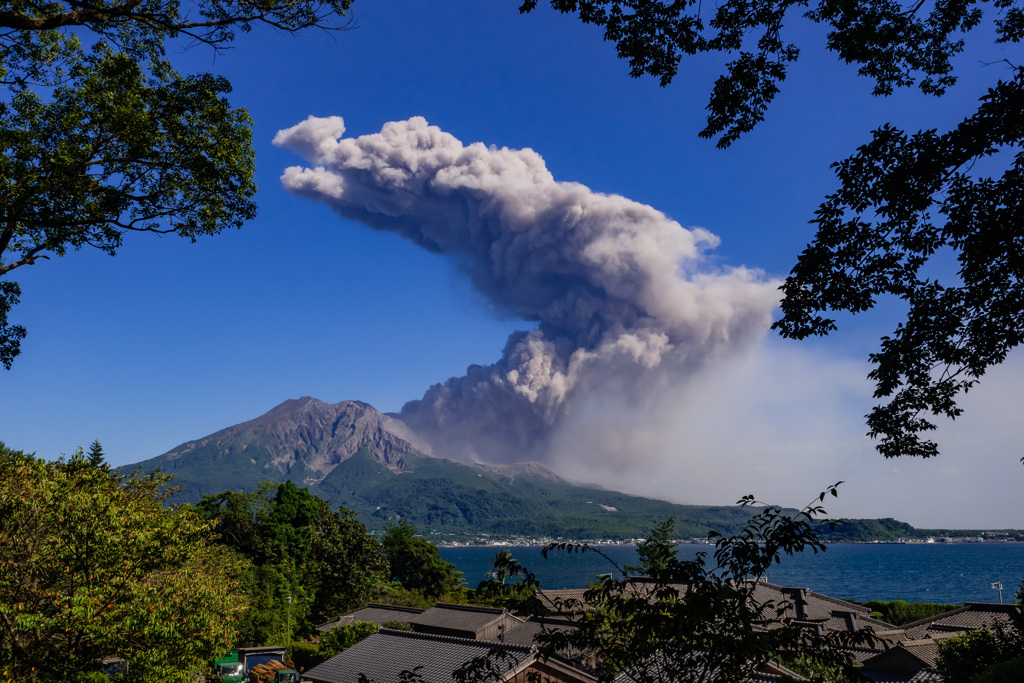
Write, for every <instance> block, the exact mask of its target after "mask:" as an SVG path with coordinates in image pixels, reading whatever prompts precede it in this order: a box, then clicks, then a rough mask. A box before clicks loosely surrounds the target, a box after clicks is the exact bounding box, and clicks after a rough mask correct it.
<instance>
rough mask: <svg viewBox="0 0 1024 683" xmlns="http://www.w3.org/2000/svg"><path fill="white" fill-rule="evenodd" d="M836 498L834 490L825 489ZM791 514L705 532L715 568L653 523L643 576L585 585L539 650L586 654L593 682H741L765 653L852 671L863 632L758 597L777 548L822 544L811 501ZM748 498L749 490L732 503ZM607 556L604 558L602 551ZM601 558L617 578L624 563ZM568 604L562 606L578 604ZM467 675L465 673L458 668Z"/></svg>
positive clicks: (839, 672) (567, 547)
mask: <svg viewBox="0 0 1024 683" xmlns="http://www.w3.org/2000/svg"><path fill="white" fill-rule="evenodd" d="M829 492H830V493H832V494H833V495H835V493H836V487H835V486H833V487H830V488H829V489H828V491H827V492H826V493H829ZM826 493H822V494H821V497H820V498H819V500H817V501H815V504H812V505H808V506H807V507H805V508H804V509H803V510H802V511H800V512H799V513H796V514H795V515H794V516H789V515H787V514H784V513H783V511H782V509H781V508H778V507H775V506H765V507H764V508H762V509H761V510H760V511H759V512H757V514H755V515H753V516H752V517H751V518H750V521H749V523H748V524H747V526H746V527H745V528H744V529H743V530H742V531H741V532H740V533H739V534H737V535H735V536H731V537H724V536H721V535H720V534H718V533H716V532H712V533H711V534H710V535H709V540H713V541H714V543H715V551H714V565H713V566H709V563H708V558H707V557H706V553H698V555H697V557H696V558H695V559H693V560H685V561H684V560H680V559H679V558H678V557H676V556H675V554H674V553H671V552H667V553H666V552H663V551H665V550H667V545H666V539H657V538H653V537H655V536H662V535H664V533H663V532H668V533H670V526H669V525H667V524H662V525H659V527H658V528H657V530H658V531H659V533H658V534H652V539H648V542H647V546H648V547H647V550H650V551H652V552H651V553H650V556H651V557H653V558H656V560H657V561H656V563H654V564H652V565H651V566H650V567H648V570H649V571H648V573H649V574H650V576H649V577H647V578H644V579H637V578H635V577H626V578H624V579H618V580H616V579H614V578H613V576H612V575H611V574H608V575H605V576H604V577H603V578H602V579H601V581H600V583H599V584H597V585H596V586H595V587H593V588H592V589H591V590H589V591H587V593H586V594H585V601H586V603H587V605H588V606H589V609H587V610H585V611H584V613H583V616H582V617H580V618H579V619H578V620H577V626H578V628H576V629H570V630H552V631H545V632H542V633H541V635H540V636H539V637H538V640H539V641H540V642H541V651H542V652H543V653H544V654H546V655H547V656H552V655H554V654H555V653H557V652H566V651H573V652H580V653H593V656H594V657H595V659H596V661H597V675H598V678H599V680H601V681H611V680H620V679H619V677H620V676H621V677H623V678H622V679H621V680H633V681H642V682H644V683H653V682H655V681H720V680H747V679H748V677H749V676H750V674H751V673H752V672H754V671H756V670H757V669H758V668H759V667H761V666H762V665H764V664H765V663H766V662H768V661H769V660H770V659H782V660H783V661H790V662H793V661H799V662H801V663H802V665H803V666H804V667H805V668H807V669H808V670H813V671H827V672H830V675H831V674H834V675H836V676H849V677H853V678H855V677H856V663H855V662H854V661H853V660H852V659H851V658H850V657H849V656H848V655H847V654H846V653H845V652H844V648H847V647H850V646H853V645H855V644H860V645H865V644H869V643H870V642H871V641H872V634H871V633H870V631H861V632H857V633H852V634H851V633H845V632H824V633H819V632H818V631H817V630H816V629H807V628H802V627H800V626H795V625H791V624H787V623H785V622H784V621H783V620H782V619H781V617H782V615H783V614H784V612H785V610H786V609H787V608H788V607H790V606H791V605H792V603H791V602H789V601H788V600H783V601H780V602H774V601H772V600H763V599H761V598H760V597H759V595H758V593H757V591H756V587H757V579H758V577H759V576H762V575H764V573H765V572H766V571H767V570H768V568H769V567H771V566H772V565H773V564H775V563H778V562H780V561H781V558H782V556H783V555H791V554H794V553H798V552H802V551H805V550H811V551H812V552H815V553H816V552H818V551H819V550H820V551H824V550H825V545H824V543H823V542H822V540H821V529H820V528H819V524H818V523H817V522H816V521H815V520H816V518H817V517H819V516H820V515H821V514H823V513H824V510H823V509H822V508H821V507H820V506H819V505H817V504H816V503H818V502H821V501H822V500H824V497H825V495H826ZM740 504H741V505H743V506H747V507H749V506H752V505H755V504H756V503H755V501H754V499H753V498H752V497H749V496H748V497H745V498H744V499H742V500H741V501H740ZM553 551H563V552H570V553H573V552H596V553H598V554H600V555H602V556H603V553H602V552H601V551H600V549H599V548H594V547H591V546H588V545H585V544H584V545H579V544H571V543H557V544H552V545H550V546H548V547H547V548H545V550H544V555H545V556H546V555H547V553H549V552H553ZM605 558H606V559H608V558H607V556H605ZM608 561H609V563H610V564H611V565H612V566H613V567H614V568H615V569H616V570H617V573H618V574H619V575H620V576H624V575H625V572H624V568H620V567H618V566H617V565H615V563H614V562H612V561H611V560H610V559H609V560H608ZM573 602H574V601H567V603H566V604H565V605H564V606H565V607H567V608H570V609H568V610H567V611H571V612H576V611H578V610H577V609H576V608H577V607H579V605H576V604H572V603H573ZM463 673H465V672H463Z"/></svg>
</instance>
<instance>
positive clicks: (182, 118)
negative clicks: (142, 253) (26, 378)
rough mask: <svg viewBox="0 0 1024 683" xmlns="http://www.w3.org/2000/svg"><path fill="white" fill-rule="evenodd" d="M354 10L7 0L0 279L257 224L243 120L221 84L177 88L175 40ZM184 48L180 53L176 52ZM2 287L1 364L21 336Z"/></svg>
mask: <svg viewBox="0 0 1024 683" xmlns="http://www.w3.org/2000/svg"><path fill="white" fill-rule="evenodd" d="M349 3H350V0H286V1H285V0H252V1H246V2H238V1H236V0H198V1H197V2H190V3H187V4H185V5H184V6H182V5H181V4H180V3H178V2H177V1H176V0H124V1H122V0H85V1H80V0H57V1H53V2H51V1H46V2H43V1H37V0H28V1H27V2H26V1H24V0H0V85H2V86H3V87H4V89H5V91H6V92H5V95H4V97H3V100H2V101H0V278H7V277H9V273H11V272H12V271H14V270H15V269H17V268H21V267H23V266H27V265H31V264H33V263H35V262H36V261H37V260H39V259H48V258H50V257H51V256H63V255H65V254H66V253H67V252H68V250H74V249H81V248H82V247H94V248H97V249H100V250H102V251H104V252H107V253H108V254H111V255H114V254H115V253H116V252H117V250H118V249H119V248H120V246H121V243H122V240H123V239H124V238H125V236H127V235H129V234H131V233H134V232H153V233H173V234H177V235H179V236H181V237H184V238H186V239H190V240H192V241H195V239H196V238H197V237H199V236H201V235H212V234H215V233H218V232H220V231H221V230H223V229H225V228H229V227H239V226H241V225H242V223H244V222H245V221H246V220H248V219H250V218H252V217H253V216H254V215H255V211H256V206H255V204H254V202H253V196H254V194H255V191H256V186H255V184H254V182H253V163H254V162H253V149H252V145H251V139H250V138H251V132H250V124H251V121H250V120H249V116H248V114H247V113H246V112H245V110H244V109H233V108H231V106H230V105H229V104H228V101H227V99H226V98H225V95H227V94H228V93H229V92H230V91H231V85H230V83H228V82H227V80H225V79H223V78H220V77H216V76H212V75H210V74H199V75H191V76H183V75H181V74H178V73H177V72H175V71H174V69H173V68H172V65H171V63H170V62H169V61H168V60H167V59H166V58H165V54H166V47H167V45H166V44H167V42H168V41H173V40H175V39H179V40H178V42H179V45H178V46H176V47H180V46H181V45H182V44H189V43H191V44H195V43H200V44H205V45H208V46H211V47H213V48H214V49H218V50H219V49H222V48H226V47H228V46H230V44H231V43H232V41H234V39H235V36H236V32H237V31H242V32H247V31H250V30H251V29H252V27H253V26H256V25H259V24H264V25H269V26H272V27H274V28H277V29H279V30H283V31H287V32H299V31H303V30H305V29H308V28H313V27H319V28H324V29H342V28H347V27H348V26H349V24H348V23H347V21H345V20H343V19H342V17H344V12H345V10H347V9H348V7H349ZM182 39H183V41H184V42H183V41H182ZM20 294H21V290H20V289H19V287H18V285H17V283H15V282H12V281H10V280H4V281H0V362H2V363H3V364H4V366H5V367H7V368H8V369H10V366H11V363H12V361H13V359H14V357H15V356H17V355H18V353H19V351H20V343H21V340H22V339H23V338H24V336H25V329H24V328H23V327H21V326H20V325H14V324H12V323H9V322H8V313H9V312H10V310H11V308H12V307H13V306H14V305H15V304H17V303H18V300H19V296H20Z"/></svg>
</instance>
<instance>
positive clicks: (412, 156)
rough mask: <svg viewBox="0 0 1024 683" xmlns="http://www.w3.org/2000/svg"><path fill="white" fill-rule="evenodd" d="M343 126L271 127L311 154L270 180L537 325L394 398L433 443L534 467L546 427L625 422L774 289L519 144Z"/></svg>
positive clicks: (718, 355) (709, 358) (734, 349)
mask: <svg viewBox="0 0 1024 683" xmlns="http://www.w3.org/2000/svg"><path fill="white" fill-rule="evenodd" d="M344 132H345V125H344V122H343V120H342V119H341V118H340V117H336V116H335V117H328V118H315V117H310V118H308V119H307V120H306V121H304V122H302V123H300V124H298V125H297V126H294V127H292V128H289V129H287V130H283V131H281V132H279V133H278V134H277V136H276V137H275V139H274V144H276V145H278V146H280V147H284V148H287V149H289V150H291V151H293V152H295V153H296V154H298V155H299V156H301V157H302V158H304V159H305V160H306V161H308V162H309V164H310V167H307V168H303V167H298V166H295V167H291V168H288V169H287V170H286V171H285V173H284V175H283V176H282V182H283V184H284V186H285V188H286V189H287V190H288V191H290V192H292V193H294V194H297V195H301V196H306V197H310V198H312V199H317V200H320V201H323V202H326V203H327V204H328V205H330V206H331V207H332V208H333V209H334V210H335V211H336V212H337V213H338V214H339V215H341V216H342V217H344V218H346V219H351V220H355V221H358V222H361V223H363V224H365V225H368V226H369V227H371V228H373V229H375V230H382V231H387V232H392V233H395V234H398V235H401V236H402V237H404V238H406V239H409V240H411V241H413V242H414V243H416V244H418V245H420V246H421V247H423V248H425V249H428V250H430V251H432V252H435V253H438V254H444V255H445V256H447V257H449V258H452V259H454V260H455V261H456V262H457V263H458V264H459V266H460V267H461V268H462V269H463V270H464V272H465V273H466V274H467V276H468V277H469V279H470V281H471V282H472V284H473V286H474V287H475V288H476V289H477V290H478V291H479V292H481V293H482V294H483V295H484V296H485V297H487V299H489V300H490V301H491V302H493V304H494V305H495V306H496V307H498V308H499V309H500V310H502V311H504V312H507V313H509V314H511V315H513V316H516V317H518V318H520V319H522V320H524V321H530V322H532V323H534V324H535V326H536V329H532V330H529V331H523V332H517V333H515V334H513V335H511V336H510V337H509V339H508V341H507V343H506V345H505V348H504V350H503V352H502V355H501V358H500V360H498V361H497V362H496V363H494V364H493V365H488V366H486V367H483V366H478V365H473V366H471V367H470V368H468V370H467V371H466V375H465V376H463V377H453V378H451V379H449V380H447V381H446V382H444V383H443V384H436V385H434V386H432V387H430V388H429V389H428V390H427V392H426V394H425V395H424V396H423V398H422V399H420V400H416V401H410V402H409V403H407V404H406V405H405V406H404V407H403V409H402V411H401V414H400V416H401V418H402V419H403V420H404V421H406V422H407V423H408V424H409V425H410V426H411V427H412V428H413V429H414V430H415V431H416V432H418V433H420V434H422V435H423V436H424V437H425V438H426V439H427V440H428V441H429V442H430V443H431V444H432V445H433V446H434V448H435V450H436V452H438V453H439V454H448V455H450V456H452V457H461V458H463V459H467V460H483V461H489V462H508V461H520V460H528V459H539V460H551V459H553V457H554V456H553V455H552V454H551V453H549V452H548V451H549V450H550V449H551V448H552V444H553V443H554V441H553V440H555V437H556V436H557V434H558V431H559V429H560V427H561V426H562V425H564V424H567V423H568V422H570V421H571V422H573V423H574V424H577V425H578V424H579V420H580V419H581V416H582V417H585V416H586V415H587V414H588V412H594V413H595V414H602V413H604V412H605V408H606V407H607V406H609V405H614V406H615V407H616V410H626V411H633V413H634V414H635V415H642V413H643V411H644V410H645V409H646V408H647V407H650V406H653V405H657V404H658V402H659V400H660V397H663V396H665V395H666V392H668V393H673V392H675V391H677V390H678V388H679V387H680V386H684V385H685V383H686V382H687V380H688V378H691V377H693V376H694V375H695V374H696V373H698V372H700V371H701V370H703V369H705V368H706V367H707V366H708V365H709V364H710V363H713V362H714V361H715V360H716V359H722V358H729V357H734V356H735V355H736V354H737V353H741V352H744V351H746V350H747V349H749V348H751V347H752V346H753V344H754V343H756V342H757V341H758V340H759V339H760V338H761V337H762V335H763V334H764V332H765V330H766V328H767V326H768V324H769V322H770V319H771V312H772V308H773V306H774V305H775V303H776V301H777V299H778V294H777V290H776V283H772V282H766V281H764V280H763V278H762V277H761V276H760V274H759V273H757V272H754V271H750V270H747V269H745V268H728V269H723V268H712V267H711V266H709V265H708V259H707V258H706V256H705V251H706V250H708V249H712V248H714V247H715V246H716V245H717V243H718V239H717V237H715V236H714V235H712V234H711V233H710V232H708V231H707V230H704V229H703V228H691V229H686V228H683V227H682V226H681V225H680V224H679V223H677V222H675V221H673V220H671V219H669V218H668V217H666V216H665V215H664V214H663V213H661V212H660V211H657V210H655V209H653V208H651V207H649V206H645V205H643V204H639V203H637V202H634V201H631V200H629V199H626V198H625V197H621V196H618V195H605V194H600V193H596V192H592V191H591V190H590V189H588V188H587V187H585V186H583V185H581V184H579V183H572V182H558V181H556V180H555V179H554V178H553V177H552V175H551V173H550V172H549V171H548V170H547V167H546V166H545V164H544V160H543V159H542V158H541V156H540V155H539V154H537V153H536V152H534V151H533V150H531V149H521V150H514V149H508V148H504V147H502V148H497V147H493V146H490V147H488V146H486V145H484V144H482V143H473V144H470V145H463V144H462V143H461V142H460V141H459V140H457V139H456V138H455V137H453V136H452V135H450V134H448V133H445V132H443V131H442V130H441V129H439V128H437V127H436V126H430V125H428V124H427V122H426V121H425V120H424V119H423V118H420V117H414V118H411V119H409V120H408V121H396V122H391V123H387V124H385V125H384V127H383V128H382V129H381V132H380V133H377V134H374V135H364V136H360V137H358V138H345V137H343V135H344ZM628 422H629V423H630V424H634V425H635V424H640V425H642V423H643V421H642V419H641V420H639V422H638V421H637V420H635V419H634V420H629V421H628ZM594 428H595V430H596V431H599V430H600V429H601V428H602V427H601V425H600V424H596V425H595V426H594ZM609 428H611V427H609ZM634 428H636V427H634ZM640 428H642V427H640Z"/></svg>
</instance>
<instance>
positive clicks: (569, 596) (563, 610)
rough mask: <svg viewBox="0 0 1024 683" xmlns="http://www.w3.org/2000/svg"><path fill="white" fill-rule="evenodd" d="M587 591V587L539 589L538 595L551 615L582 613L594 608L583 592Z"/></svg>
mask: <svg viewBox="0 0 1024 683" xmlns="http://www.w3.org/2000/svg"><path fill="white" fill-rule="evenodd" d="M586 592H587V589H586V588H566V589H561V590H539V591H537V593H536V596H537V599H538V600H540V602H541V605H543V607H544V609H545V611H546V613H547V614H549V615H557V614H581V613H583V612H588V611H590V610H591V609H593V608H592V607H591V606H590V605H588V604H587V601H586V600H584V598H583V594H584V593H586Z"/></svg>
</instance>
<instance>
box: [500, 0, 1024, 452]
mask: <svg viewBox="0 0 1024 683" xmlns="http://www.w3.org/2000/svg"><path fill="white" fill-rule="evenodd" d="M550 3H551V6H552V7H553V8H555V9H556V10H558V11H560V12H565V13H575V14H577V15H578V16H579V18H580V19H581V20H582V21H583V22H584V23H587V24H595V25H597V26H600V27H602V28H603V29H604V32H605V33H604V35H605V39H606V40H609V41H612V42H614V43H615V45H616V47H617V49H618V54H619V56H620V57H621V58H623V59H626V60H628V61H629V64H630V73H631V75H633V76H641V75H644V74H648V75H652V76H655V77H657V78H659V79H660V80H661V83H662V85H666V84H668V83H669V82H670V81H671V80H672V78H673V77H674V76H675V75H676V73H677V71H678V68H679V63H680V60H681V59H682V58H683V56H685V55H693V54H697V53H703V52H715V53H722V54H726V55H729V56H730V57H731V61H729V62H728V64H727V66H726V71H725V73H724V74H723V75H722V76H720V77H719V78H718V80H717V82H716V83H715V85H714V88H713V91H712V93H711V97H710V100H709V103H708V106H707V110H708V117H707V126H706V127H705V128H704V129H703V130H702V131H701V132H700V135H701V136H702V137H705V138H717V141H718V146H719V147H727V146H728V145H730V144H731V143H733V142H734V141H736V140H737V139H738V138H739V137H740V136H741V135H743V134H744V133H747V132H749V131H750V130H752V129H753V127H754V126H755V125H756V124H757V123H759V122H760V121H761V120H763V118H764V116H765V112H766V110H767V107H768V105H769V104H770V103H771V101H772V99H773V98H774V97H775V95H776V94H777V93H778V92H779V88H780V84H781V83H782V81H783V80H785V77H786V73H787V68H788V66H789V65H790V64H791V63H792V62H794V61H795V60H796V59H797V58H798V57H799V55H800V48H799V47H798V46H797V45H796V44H795V43H792V42H789V41H787V40H786V39H785V38H784V37H783V33H784V31H783V29H784V27H785V23H786V21H787V20H790V21H793V20H810V21H812V22H815V23H818V24H821V25H823V26H824V27H825V28H826V29H827V31H828V33H827V38H826V41H827V48H828V49H829V50H831V51H832V52H834V53H835V54H836V56H837V57H838V59H840V60H842V61H843V62H846V63H849V64H852V65H855V66H856V67H857V69H858V73H859V74H860V75H862V76H864V77H866V78H868V79H871V81H873V83H874V88H873V94H875V95H889V94H891V93H893V92H894V91H895V90H896V89H897V88H904V87H911V86H917V87H919V88H920V90H921V91H922V92H924V93H926V94H931V95H936V96H939V95H942V94H944V93H945V92H946V90H947V89H948V88H949V87H950V86H952V85H953V84H954V83H955V82H956V75H955V73H954V68H953V67H954V63H953V60H954V58H955V57H956V56H957V55H958V54H959V53H960V52H961V51H962V50H963V48H964V45H965V40H966V39H967V37H968V36H969V35H970V34H971V32H972V31H975V30H976V29H979V27H986V28H987V27H989V26H991V27H992V28H993V29H994V35H995V42H996V43H998V44H1001V45H1000V46H999V48H998V52H997V49H994V50H993V52H994V53H997V54H999V57H994V59H993V61H999V62H1002V64H1001V65H1000V66H997V67H994V68H993V72H994V73H995V74H997V75H1001V76H1003V79H1002V80H1000V81H999V82H997V83H995V84H994V85H993V87H992V88H991V89H990V90H989V92H988V94H987V95H986V96H985V97H983V98H982V100H981V102H980V105H979V106H978V108H977V110H976V111H974V112H973V113H968V115H966V116H965V118H964V120H963V122H962V123H961V124H960V125H959V126H957V127H956V128H954V129H953V130H950V131H945V132H938V131H934V130H931V131H917V132H913V131H910V132H908V131H903V130H899V129H897V128H894V127H892V126H883V127H881V128H879V129H878V130H876V131H874V134H873V139H872V141H871V142H869V143H868V144H866V145H864V146H863V147H861V148H860V149H859V150H858V151H857V153H856V154H854V155H853V156H851V157H850V158H848V159H846V160H845V161H842V162H840V163H837V164H835V165H834V168H835V171H836V174H837V176H838V178H839V181H840V189H839V190H838V191H836V192H835V193H834V194H832V195H830V196H829V197H827V198H826V199H825V201H824V202H823V203H822V205H821V207H820V208H819V209H818V211H817V214H816V216H815V218H814V220H813V221H812V223H814V224H815V225H816V226H817V229H818V232H817V237H816V238H815V240H814V242H813V243H812V244H811V245H810V246H809V247H808V248H807V250H806V251H804V253H803V254H802V255H801V256H800V259H799V261H798V263H797V265H796V267H795V268H794V269H793V272H792V274H791V275H790V277H789V278H788V279H787V280H786V283H785V285H784V286H783V292H784V294H785V298H784V299H783V303H782V309H783V317H782V319H781V320H779V321H778V322H776V324H775V326H774V327H775V329H777V330H779V331H780V333H781V334H782V335H783V336H786V337H792V338H795V339H802V338H805V337H807V336H809V335H823V334H827V333H829V332H831V331H832V330H834V329H836V326H835V320H834V319H833V318H832V317H831V313H832V312H836V311H849V312H852V313H858V312H861V311H865V310H867V309H870V308H872V307H873V306H874V305H875V303H876V301H877V298H878V297H879V296H881V295H893V296H895V297H898V298H900V299H903V300H904V301H905V302H906V303H907V304H908V305H909V313H908V315H907V318H906V320H905V321H904V322H903V323H901V324H899V325H898V327H897V328H896V330H895V331H894V332H893V333H892V334H891V335H889V336H886V337H884V338H883V339H882V345H881V349H880V351H879V352H878V353H875V354H872V355H871V362H872V363H873V364H874V366H875V367H874V370H873V371H872V372H871V374H870V378H871V379H872V380H873V381H874V382H875V398H876V399H879V405H878V406H877V407H876V408H874V409H873V410H872V412H871V413H870V414H869V415H868V427H869V430H870V431H869V434H870V435H871V436H872V437H875V438H877V439H879V442H878V446H877V448H878V450H879V452H881V453H882V454H883V455H885V456H886V457H895V456H900V455H915V456H921V457H930V456H933V455H936V454H937V452H938V448H937V445H936V444H935V443H934V442H933V441H930V440H928V439H926V438H924V437H923V434H924V433H927V432H929V431H931V430H934V429H935V423H934V422H933V421H932V419H933V418H932V416H933V415H934V416H945V417H948V418H955V417H957V416H958V415H960V412H961V411H960V408H959V407H958V406H957V403H956V400H957V397H958V395H959V394H960V393H961V392H964V391H966V390H968V389H969V388H971V387H972V386H973V385H974V383H975V382H976V381H977V380H978V379H979V378H980V377H981V376H982V375H983V374H984V373H985V372H986V370H987V369H988V368H989V367H991V366H993V365H996V364H998V363H1000V362H1001V361H1002V360H1003V359H1005V357H1006V355H1007V353H1008V352H1009V351H1010V350H1011V349H1012V348H1014V347H1015V346H1017V345H1018V344H1020V342H1021V339H1022V334H1024V296H1022V295H1024V291H1022V283H1021V275H1022V269H1024V257H1022V246H1024V245H1022V240H1024V232H1022V228H1021V226H1022V225H1024V221H1022V211H1024V209H1022V207H1024V201H1022V200H1024V183H1022V182H1021V181H1022V170H1024V169H1022V164H1024V161H1022V159H1024V157H1022V153H1021V151H1020V144H1021V140H1022V138H1024V117H1022V116H1021V112H1022V111H1024V66H1022V65H1021V64H1019V63H1018V64H1013V63H1012V62H1011V61H1010V60H1005V59H1003V58H1002V56H1003V54H1005V53H1004V52H1003V50H1005V48H1006V47H1007V46H1014V45H1016V44H1018V43H1019V42H1020V41H1021V38H1022V37H1024V8H1022V7H1021V3H1020V2H1019V0H960V1H958V2H945V1H944V0H932V1H930V2H924V1H922V2H909V3H903V2H897V1H896V0H818V1H817V2H816V3H815V2H809V1H808V0H801V1H796V2H794V1H791V0H766V1H764V2H751V1H750V0H724V1H723V2H721V3H718V4H717V5H716V6H714V7H713V8H712V7H711V6H705V4H704V3H701V2H699V0H550ZM536 5H537V0H523V2H522V4H521V6H520V10H521V11H522V12H529V11H532V10H533V9H534V8H535V7H536ZM986 15H987V16H986ZM965 113H966V112H965ZM993 157H994V158H993ZM982 160H985V164H984V167H985V168H996V169H998V171H997V172H996V173H995V174H994V176H993V177H988V176H985V175H983V174H981V173H978V172H976V171H975V165H976V164H977V163H978V162H980V161H982ZM937 253H952V254H953V255H954V256H955V257H956V259H957V261H958V266H959V269H958V272H957V273H956V275H955V276H954V277H953V278H949V279H947V280H944V281H940V280H938V279H936V277H935V275H934V273H933V272H932V271H930V270H929V266H931V265H932V263H933V257H934V256H935V255H936V254H937Z"/></svg>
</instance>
